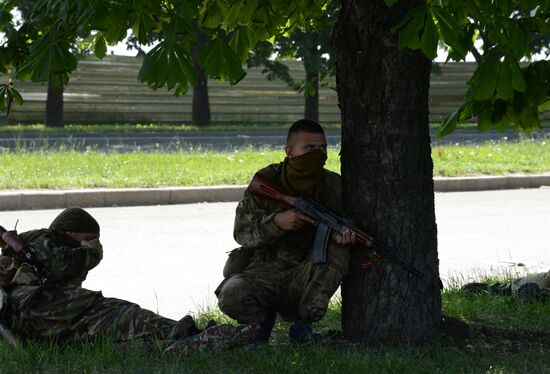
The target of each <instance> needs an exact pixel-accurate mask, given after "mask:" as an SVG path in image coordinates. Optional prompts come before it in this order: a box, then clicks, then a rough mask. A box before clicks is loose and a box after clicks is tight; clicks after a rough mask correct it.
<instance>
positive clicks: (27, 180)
mask: <svg viewBox="0 0 550 374" xmlns="http://www.w3.org/2000/svg"><path fill="white" fill-rule="evenodd" d="M432 158H433V160H434V175H435V176H467V175H480V174H481V175H503V174H511V173H540V172H548V171H550V144H549V142H547V141H531V140H524V141H521V142H517V143H494V142H493V143H486V144H483V145H451V146H440V147H435V148H434V149H433V152H432ZM282 159H283V152H282V151H281V150H275V149H261V150H254V149H252V148H244V149H234V150H232V151H228V152H223V153H222V152H213V151H207V150H205V151H197V150H195V151H189V152H184V151H180V152H172V153H165V152H147V153H145V152H134V153H105V152H101V151H95V150H88V151H85V152H80V151H76V150H71V149H63V148H61V149H57V150H54V149H48V148H44V149H42V150H40V151H32V152H30V151H26V150H24V149H22V150H19V151H17V152H10V151H0V164H1V165H3V172H2V173H1V174H0V189H25V188H28V189H35V188H46V189H61V188H99V187H106V188H130V187H165V186H208V185H221V184H246V183H248V181H249V180H250V178H251V176H252V175H253V173H254V172H255V171H256V170H258V169H260V168H262V167H264V166H266V165H268V164H270V163H274V162H280V161H282ZM327 168H328V169H330V170H333V171H336V172H339V170H340V160H339V157H338V149H331V150H330V151H329V159H328V161H327Z"/></svg>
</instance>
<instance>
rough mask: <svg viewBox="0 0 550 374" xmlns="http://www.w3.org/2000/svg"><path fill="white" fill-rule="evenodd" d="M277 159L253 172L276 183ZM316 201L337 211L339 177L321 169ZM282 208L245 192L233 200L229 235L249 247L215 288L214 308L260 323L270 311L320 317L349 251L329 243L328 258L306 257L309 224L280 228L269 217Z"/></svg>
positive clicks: (344, 268)
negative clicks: (245, 260) (243, 260)
mask: <svg viewBox="0 0 550 374" xmlns="http://www.w3.org/2000/svg"><path fill="white" fill-rule="evenodd" d="M281 168H282V163H281V164H273V165H270V166H268V167H266V168H264V169H262V170H260V171H259V173H260V174H262V175H264V176H266V177H268V178H270V179H271V180H274V181H277V180H278V178H279V175H280V173H281ZM322 183H323V186H322V187H323V188H322V191H323V192H322V194H321V198H320V199H319V200H320V201H319V202H320V203H322V204H324V205H325V206H327V207H328V208H330V209H332V210H333V211H335V212H337V213H342V200H341V196H342V193H341V179H340V176H339V175H338V174H335V173H333V172H331V171H328V170H324V172H323V182H322ZM287 209H288V207H286V206H283V205H281V204H279V203H277V202H274V201H270V200H267V199H264V198H260V197H257V196H254V195H252V194H250V193H249V192H248V191H246V192H245V194H244V197H243V199H242V200H241V201H240V202H239V205H238V206H237V211H236V217H235V226H234V231H233V235H234V237H235V240H236V241H237V242H238V243H239V244H240V245H242V246H243V247H244V248H245V249H248V250H250V252H251V258H250V262H249V264H248V266H246V268H245V269H244V270H242V271H240V272H238V273H236V274H231V272H226V276H227V275H228V276H229V277H227V278H226V279H225V280H224V281H223V282H222V283H221V284H220V285H219V286H218V288H217V290H216V295H217V297H218V302H219V307H220V309H221V310H222V311H223V312H224V313H225V314H227V315H228V316H230V317H231V318H234V319H236V320H237V321H239V323H262V322H264V321H265V320H266V319H268V318H269V314H270V312H271V311H273V310H274V311H276V312H278V313H279V314H280V315H281V316H282V318H283V319H284V320H287V321H296V320H309V321H313V322H315V321H318V320H320V319H321V318H322V317H323V316H324V314H325V312H326V310H327V306H328V303H329V300H330V298H331V297H332V295H333V294H334V292H336V290H337V289H338V287H339V285H340V283H341V282H342V279H343V277H344V275H345V274H346V272H347V270H348V263H349V250H348V248H347V247H344V246H338V245H336V243H335V242H334V241H332V240H331V241H330V244H329V261H328V262H327V263H326V264H313V263H312V261H311V255H312V246H313V239H314V233H315V228H314V227H313V226H310V225H308V226H306V227H304V228H302V229H300V230H298V231H282V230H281V229H279V228H278V227H277V225H276V224H275V222H274V221H273V217H274V216H275V214H277V213H279V212H283V211H285V210H287Z"/></svg>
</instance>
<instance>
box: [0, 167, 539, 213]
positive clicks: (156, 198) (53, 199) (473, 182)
mask: <svg viewBox="0 0 550 374" xmlns="http://www.w3.org/2000/svg"><path fill="white" fill-rule="evenodd" d="M542 186H550V174H541V175H509V176H476V177H460V178H450V177H436V178H434V190H435V191H436V192H459V191H485V190H502V189H518V188H539V187H542ZM245 188H246V186H242V185H240V186H234V185H231V186H210V187H172V188H169V187H168V188H116V189H108V188H101V189H79V190H21V191H4V192H0V211H5V210H32V209H57V208H65V207H69V206H74V205H78V206H82V207H111V206H136V205H168V204H191V203H200V202H223V201H238V200H240V198H241V197H242V195H243V192H244V190H245Z"/></svg>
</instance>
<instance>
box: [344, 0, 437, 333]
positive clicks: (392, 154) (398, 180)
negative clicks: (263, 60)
mask: <svg viewBox="0 0 550 374" xmlns="http://www.w3.org/2000/svg"><path fill="white" fill-rule="evenodd" d="M419 3H422V2H421V1H408V2H402V1H400V2H397V3H396V4H395V5H394V6H393V7H391V8H388V7H387V6H386V5H385V3H384V1H383V0H372V1H363V0H341V5H342V8H341V12H340V18H339V21H338V23H337V25H336V27H335V30H334V34H333V48H334V56H335V59H336V79H337V81H336V82H337V89H338V100H339V104H340V109H341V115H342V151H341V160H342V176H343V184H344V199H345V202H346V205H345V208H346V211H347V212H348V214H349V215H350V216H351V217H352V218H353V219H354V220H356V222H357V223H358V224H360V225H361V226H363V227H364V228H365V229H366V230H367V231H369V232H371V233H372V234H373V235H374V236H375V237H377V238H378V239H380V240H382V241H384V242H386V243H388V244H389V245H390V246H392V247H393V248H394V253H395V254H396V255H397V256H399V257H400V258H402V259H404V260H405V261H409V262H410V263H411V265H413V266H414V267H416V268H417V269H419V270H420V271H422V272H423V273H424V278H422V279H418V278H416V277H415V276H413V275H411V274H409V273H408V272H407V271H405V270H404V269H403V268H401V267H400V266H399V265H395V264H393V263H391V262H390V261H389V260H384V259H382V261H380V262H378V263H376V264H375V265H373V266H372V267H371V268H369V269H367V270H361V269H360V268H359V266H358V265H359V264H360V263H361V262H363V261H364V259H365V258H364V256H365V254H366V251H365V250H354V251H353V252H352V253H353V254H352V260H351V266H350V271H349V274H348V275H347V277H346V279H345V281H344V284H343V286H342V328H343V332H344V336H345V337H346V338H347V339H349V340H352V341H357V342H362V343H367V344H380V343H382V344H388V343H394V342H397V343H423V342H428V341H430V340H431V339H432V338H433V337H435V336H437V335H439V333H440V321H441V294H440V289H439V269H438V257H437V228H436V223H435V212H434V190H433V170H432V169H433V164H432V159H431V150H430V137H429V131H428V130H429V127H428V91H429V81H430V66H431V62H430V61H429V60H428V59H427V58H426V57H424V56H423V55H422V54H421V53H420V52H416V51H411V50H403V51H400V50H399V49H398V47H397V40H398V39H397V35H396V34H395V33H392V32H391V31H390V30H391V28H392V27H393V26H394V25H395V24H396V23H397V21H398V20H400V19H401V18H402V17H403V15H405V14H406V13H407V11H408V10H409V9H411V7H413V6H415V5H416V4H419Z"/></svg>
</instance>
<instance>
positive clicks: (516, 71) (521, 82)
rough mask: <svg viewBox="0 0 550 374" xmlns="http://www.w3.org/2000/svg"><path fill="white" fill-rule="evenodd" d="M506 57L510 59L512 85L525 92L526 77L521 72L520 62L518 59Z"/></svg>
mask: <svg viewBox="0 0 550 374" xmlns="http://www.w3.org/2000/svg"><path fill="white" fill-rule="evenodd" d="M506 59H507V60H509V66H510V72H511V73H512V87H514V89H515V90H516V91H519V92H525V88H526V84H525V79H524V78H523V74H522V73H521V69H520V67H519V63H518V62H517V60H516V59H508V58H506Z"/></svg>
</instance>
